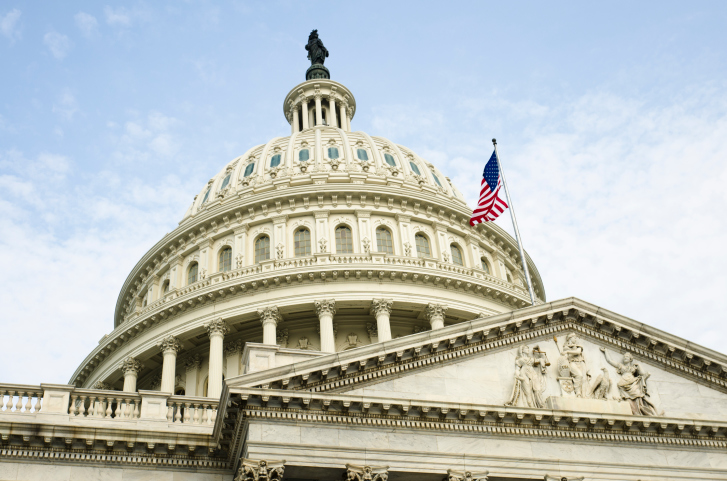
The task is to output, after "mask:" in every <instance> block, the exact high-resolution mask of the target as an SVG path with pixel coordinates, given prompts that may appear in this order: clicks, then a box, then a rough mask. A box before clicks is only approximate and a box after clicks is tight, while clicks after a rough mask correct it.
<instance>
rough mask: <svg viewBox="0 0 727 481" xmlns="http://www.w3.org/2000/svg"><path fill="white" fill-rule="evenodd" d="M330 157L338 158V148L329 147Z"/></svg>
mask: <svg viewBox="0 0 727 481" xmlns="http://www.w3.org/2000/svg"><path fill="white" fill-rule="evenodd" d="M328 158H329V159H332V160H336V159H337V158H338V148H336V147H328Z"/></svg>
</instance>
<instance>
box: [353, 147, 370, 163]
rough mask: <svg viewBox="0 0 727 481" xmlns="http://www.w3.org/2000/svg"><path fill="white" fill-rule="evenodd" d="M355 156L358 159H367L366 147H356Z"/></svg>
mask: <svg viewBox="0 0 727 481" xmlns="http://www.w3.org/2000/svg"><path fill="white" fill-rule="evenodd" d="M356 156H357V157H358V160H363V161H367V160H369V153H368V152H366V149H356Z"/></svg>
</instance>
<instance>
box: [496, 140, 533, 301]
mask: <svg viewBox="0 0 727 481" xmlns="http://www.w3.org/2000/svg"><path fill="white" fill-rule="evenodd" d="M492 145H494V146H495V159H496V160H497V168H498V169H500V176H501V177H502V186H503V187H504V188H505V197H507V205H508V206H509V207H510V217H511V218H512V227H513V229H515V240H516V241H517V247H518V249H520V259H522V262H523V271H524V272H525V280H526V281H527V283H528V292H529V293H530V302H531V303H532V304H533V305H535V293H534V292H533V285H532V283H531V282H530V271H529V270H528V263H527V261H526V260H525V250H524V249H523V243H522V241H521V240H520V229H518V228H517V219H515V209H514V208H513V206H512V200H511V199H510V191H509V190H507V182H505V172H504V171H503V170H502V164H501V163H500V155H499V154H498V153H497V140H496V139H492Z"/></svg>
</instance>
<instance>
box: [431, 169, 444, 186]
mask: <svg viewBox="0 0 727 481" xmlns="http://www.w3.org/2000/svg"><path fill="white" fill-rule="evenodd" d="M432 177H434V182H436V183H437V185H438V186H439V187H442V188H444V186H442V183H441V182H439V177H437V174H435V173H434V172H432Z"/></svg>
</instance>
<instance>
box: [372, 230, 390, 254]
mask: <svg viewBox="0 0 727 481" xmlns="http://www.w3.org/2000/svg"><path fill="white" fill-rule="evenodd" d="M376 250H378V251H379V252H385V253H387V254H393V253H394V242H393V241H392V239H391V231H389V229H386V228H384V227H379V228H378V229H376Z"/></svg>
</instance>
